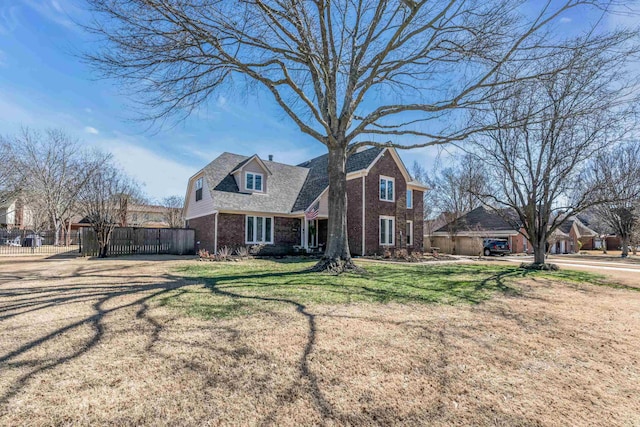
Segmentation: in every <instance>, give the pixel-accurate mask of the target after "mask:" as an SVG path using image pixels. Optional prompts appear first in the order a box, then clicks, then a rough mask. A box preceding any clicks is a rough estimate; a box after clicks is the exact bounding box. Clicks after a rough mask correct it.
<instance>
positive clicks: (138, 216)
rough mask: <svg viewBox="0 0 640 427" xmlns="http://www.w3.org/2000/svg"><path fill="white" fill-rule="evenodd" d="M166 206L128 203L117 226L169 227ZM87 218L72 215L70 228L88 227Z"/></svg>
mask: <svg viewBox="0 0 640 427" xmlns="http://www.w3.org/2000/svg"><path fill="white" fill-rule="evenodd" d="M166 211H167V208H165V207H164V206H160V205H150V204H145V203H128V204H127V209H126V215H125V216H124V218H121V220H120V221H119V223H118V226H119V227H139V228H169V223H168V222H167V219H166ZM90 226H91V224H90V222H89V220H88V219H86V218H84V217H83V216H81V215H78V214H76V215H74V216H73V217H72V218H71V230H78V229H80V228H82V227H90Z"/></svg>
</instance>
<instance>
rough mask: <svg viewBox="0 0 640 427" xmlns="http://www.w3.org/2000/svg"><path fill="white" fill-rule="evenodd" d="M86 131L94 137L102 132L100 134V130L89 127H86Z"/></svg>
mask: <svg viewBox="0 0 640 427" xmlns="http://www.w3.org/2000/svg"><path fill="white" fill-rule="evenodd" d="M84 131H85V132H86V133H90V134H92V135H97V134H99V133H100V132H98V129H96V128H94V127H91V126H87V127H85V128H84Z"/></svg>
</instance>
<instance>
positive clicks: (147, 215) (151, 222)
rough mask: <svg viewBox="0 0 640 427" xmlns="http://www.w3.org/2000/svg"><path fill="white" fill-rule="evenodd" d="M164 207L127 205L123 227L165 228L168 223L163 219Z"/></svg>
mask: <svg viewBox="0 0 640 427" xmlns="http://www.w3.org/2000/svg"><path fill="white" fill-rule="evenodd" d="M165 212H166V208H165V207H164V206H157V205H146V204H133V203H132V204H129V205H128V206H127V220H126V224H121V225H122V226H124V227H144V228H167V227H169V223H168V222H167V220H166V218H165Z"/></svg>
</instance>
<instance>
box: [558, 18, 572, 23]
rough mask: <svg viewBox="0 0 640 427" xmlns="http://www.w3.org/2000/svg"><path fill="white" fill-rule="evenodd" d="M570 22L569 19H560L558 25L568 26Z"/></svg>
mask: <svg viewBox="0 0 640 427" xmlns="http://www.w3.org/2000/svg"><path fill="white" fill-rule="evenodd" d="M571 21H572V19H571V18H560V23H562V24H568V23H569V22H571Z"/></svg>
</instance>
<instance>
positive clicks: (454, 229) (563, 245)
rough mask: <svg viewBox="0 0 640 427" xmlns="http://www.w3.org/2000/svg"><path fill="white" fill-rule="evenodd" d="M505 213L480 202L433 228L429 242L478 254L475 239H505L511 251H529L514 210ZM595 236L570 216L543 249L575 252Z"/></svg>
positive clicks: (460, 252) (442, 248)
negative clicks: (474, 207) (478, 204)
mask: <svg viewBox="0 0 640 427" xmlns="http://www.w3.org/2000/svg"><path fill="white" fill-rule="evenodd" d="M508 213H509V211H508V210H504V211H503V212H502V215H500V214H498V213H496V212H494V211H492V210H490V209H485V208H484V207H482V206H481V207H479V208H476V209H474V210H472V211H470V212H468V213H467V214H465V215H463V216H461V217H460V218H458V219H457V220H455V221H452V222H450V223H449V224H446V225H444V226H442V227H441V228H439V229H438V230H436V231H435V232H434V233H433V237H432V242H433V243H432V244H433V246H434V247H438V248H440V251H441V252H445V253H455V254H457V255H478V244H479V241H481V240H483V239H506V240H508V242H509V247H510V248H511V252H512V253H528V254H531V253H533V248H532V247H531V244H530V243H529V241H528V240H527V238H525V237H524V235H523V234H522V233H524V229H523V228H522V227H521V225H520V221H519V220H518V219H517V218H516V216H515V213H511V214H510V217H511V218H512V219H511V220H510V221H506V220H505V218H504V217H505V216H506V215H507V214H508ZM595 238H597V233H596V232H595V231H593V230H592V229H590V228H589V226H588V223H587V222H586V220H583V219H581V218H579V217H576V216H570V217H569V218H567V219H566V220H565V221H564V222H563V223H562V225H560V227H558V228H557V229H556V230H555V231H554V232H553V233H552V235H551V238H550V239H549V242H548V246H547V250H548V251H549V252H550V253H552V254H566V253H576V252H578V251H579V250H580V249H581V248H585V246H589V245H591V244H592V242H593V239H595ZM585 249H586V248H585Z"/></svg>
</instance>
